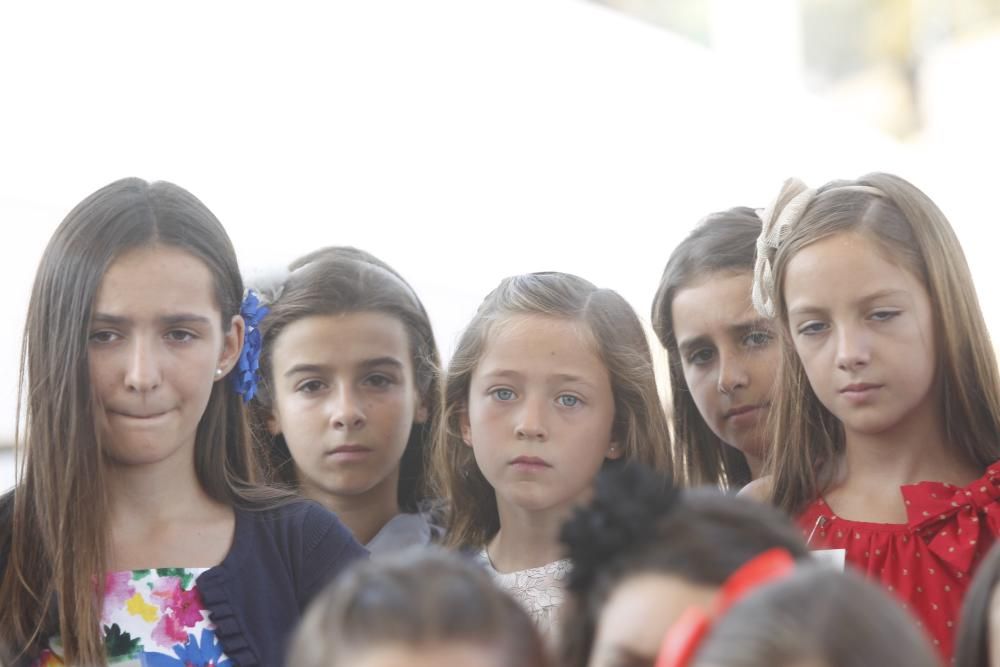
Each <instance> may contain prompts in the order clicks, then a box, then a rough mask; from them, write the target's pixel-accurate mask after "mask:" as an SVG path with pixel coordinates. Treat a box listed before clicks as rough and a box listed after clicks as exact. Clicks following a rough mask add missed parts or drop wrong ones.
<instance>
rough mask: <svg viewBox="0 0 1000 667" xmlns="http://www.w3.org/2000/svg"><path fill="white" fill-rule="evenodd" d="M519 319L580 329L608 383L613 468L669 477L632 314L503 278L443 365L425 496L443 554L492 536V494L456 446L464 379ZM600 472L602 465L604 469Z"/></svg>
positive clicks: (644, 348)
mask: <svg viewBox="0 0 1000 667" xmlns="http://www.w3.org/2000/svg"><path fill="white" fill-rule="evenodd" d="M519 314H537V315H547V316H552V317H562V318H566V319H569V320H574V321H578V322H581V323H582V324H585V325H586V326H587V327H588V329H589V330H590V332H591V333H592V335H593V337H594V340H595V341H596V344H597V350H596V351H597V353H598V356H600V358H601V360H602V361H603V362H604V365H605V366H606V367H607V369H608V373H609V375H610V376H611V389H612V393H613V395H614V401H615V417H614V425H613V433H614V436H615V439H616V441H617V442H618V443H619V444H620V445H621V446H622V449H623V457H622V459H620V460H624V461H627V460H634V461H639V462H641V463H645V464H646V465H648V466H650V467H652V468H653V469H655V470H657V471H659V472H661V473H664V474H666V475H668V476H670V475H672V474H673V459H672V454H671V446H670V432H669V430H668V427H667V420H666V417H665V416H664V414H663V407H662V406H661V405H660V399H659V396H658V394H657V392H656V381H655V379H654V377H653V362H652V357H651V355H650V351H649V343H648V342H647V341H646V334H645V332H644V331H643V329H642V324H641V323H640V322H639V318H638V317H637V316H636V314H635V311H634V310H632V307H631V306H629V305H628V302H626V301H625V299H623V298H622V297H621V295H619V294H618V293H617V292H615V291H613V290H609V289H601V288H598V287H596V286H595V285H593V284H592V283H590V282H588V281H586V280H584V279H583V278H579V277H577V276H574V275H570V274H567V273H555V272H547V273H529V274H524V275H519V276H513V277H510V278H505V279H504V280H503V281H501V283H500V285H499V286H498V287H497V288H496V289H494V290H493V291H492V292H490V294H489V295H487V297H486V299H485V300H484V301H483V303H482V304H481V305H480V306H479V310H478V311H477V312H476V314H475V316H474V317H473V318H472V321H471V322H470V323H469V325H468V326H467V327H466V329H465V331H464V332H463V333H462V336H461V338H460V339H459V341H458V346H457V347H456V348H455V352H454V354H453V355H452V358H451V363H450V364H449V365H448V373H447V376H446V378H445V386H444V400H443V402H442V409H441V411H440V413H439V416H438V420H437V426H436V427H435V433H434V445H433V448H432V450H431V464H432V465H431V476H432V477H431V479H432V485H433V486H432V488H433V489H434V490H435V491H436V493H437V495H438V497H440V498H445V499H447V500H448V502H449V512H448V515H449V516H448V529H447V533H446V536H445V542H446V544H448V545H449V546H461V547H476V548H478V547H482V546H483V545H484V544H485V543H486V542H487V541H488V540H489V539H490V538H491V537H492V536H493V535H495V534H496V532H497V531H498V530H499V528H500V517H499V514H498V513H497V502H496V493H495V492H494V490H493V487H492V486H490V483H489V482H488V481H486V478H485V477H484V476H483V473H482V472H481V471H480V470H479V467H478V466H477V465H476V460H475V458H474V456H473V454H472V450H471V448H469V447H467V446H466V445H465V443H464V442H463V441H462V433H461V420H462V416H463V414H464V412H465V410H466V409H467V408H466V406H467V405H468V401H469V384H470V382H471V381H472V374H473V372H474V371H475V369H476V367H477V366H478V364H479V361H480V359H481V357H482V355H483V352H484V350H485V349H486V344H487V342H488V341H489V336H490V332H491V330H492V329H493V327H494V325H496V324H497V323H498V322H502V321H503V320H505V319H506V318H509V317H511V316H514V315H519ZM606 465H607V464H606Z"/></svg>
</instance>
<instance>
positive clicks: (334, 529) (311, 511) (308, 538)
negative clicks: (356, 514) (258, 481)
mask: <svg viewBox="0 0 1000 667" xmlns="http://www.w3.org/2000/svg"><path fill="white" fill-rule="evenodd" d="M238 511H239V512H240V513H241V514H242V517H243V518H244V519H245V520H246V523H247V524H249V526H250V527H251V528H252V531H253V533H254V534H255V537H256V538H257V539H258V540H268V541H270V540H276V541H278V542H279V543H282V544H284V545H287V546H289V547H293V548H296V550H297V551H298V552H299V555H304V556H307V555H309V554H310V553H312V552H314V551H315V550H317V549H322V550H323V552H324V553H325V554H327V555H329V552H330V550H331V549H334V550H336V551H338V552H339V551H342V550H346V551H348V552H352V551H354V552H361V553H363V552H364V549H363V548H362V547H361V546H360V545H359V544H358V543H357V541H356V540H355V539H354V536H353V535H352V534H351V532H350V531H349V530H348V529H347V527H346V526H344V524H343V523H341V521H340V519H338V518H337V516H336V515H335V514H334V513H333V512H331V511H330V510H328V509H326V508H325V507H323V506H322V505H320V504H319V503H317V502H314V501H311V500H304V499H294V500H289V501H286V502H283V503H281V504H279V505H277V506H274V507H270V508H267V509H258V510H238Z"/></svg>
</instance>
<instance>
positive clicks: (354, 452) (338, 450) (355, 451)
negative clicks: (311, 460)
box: [326, 444, 372, 461]
mask: <svg viewBox="0 0 1000 667" xmlns="http://www.w3.org/2000/svg"><path fill="white" fill-rule="evenodd" d="M371 451H372V448H371V447H366V446H364V445H358V444H348V445H340V446H339V447H334V448H333V449H331V450H330V451H328V452H327V453H326V455H327V456H329V457H330V458H332V459H334V460H337V461H354V460H357V459H363V458H365V457H367V456H368V455H369V454H371Z"/></svg>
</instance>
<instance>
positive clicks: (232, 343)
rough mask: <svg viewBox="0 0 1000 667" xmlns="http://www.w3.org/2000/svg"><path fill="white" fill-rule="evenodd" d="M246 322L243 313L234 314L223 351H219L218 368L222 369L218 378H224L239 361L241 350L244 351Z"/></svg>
mask: <svg viewBox="0 0 1000 667" xmlns="http://www.w3.org/2000/svg"><path fill="white" fill-rule="evenodd" d="M245 329H246V324H245V323H244V322H243V317H242V316H241V315H233V319H232V321H230V323H229V331H227V332H226V333H225V334H224V336H223V339H222V351H221V352H220V353H219V364H218V368H219V369H221V370H222V373H220V374H219V377H218V378H217V379H222V378H224V377H226V376H227V375H228V374H229V371H231V370H233V367H234V366H236V362H237V361H239V358H240V352H242V351H243V332H244V331H245Z"/></svg>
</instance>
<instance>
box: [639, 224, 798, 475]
mask: <svg viewBox="0 0 1000 667" xmlns="http://www.w3.org/2000/svg"><path fill="white" fill-rule="evenodd" d="M760 229H761V225H760V218H758V217H757V214H756V213H754V212H753V210H752V209H749V208H734V209H730V210H728V211H723V212H721V213H714V214H712V215H710V216H708V217H707V218H705V220H703V221H702V222H701V223H700V224H699V225H698V227H696V228H695V230H694V231H693V232H691V234H690V235H689V236H688V237H687V238H686V239H685V240H684V241H682V242H681V244H680V245H679V246H677V248H676V249H675V250H674V252H673V253H672V254H671V255H670V260H669V261H668V262H667V267H666V269H664V271H663V278H662V279H661V280H660V287H659V289H658V290H657V292H656V297H655V299H654V300H653V317H652V319H653V329H654V330H655V331H656V335H657V337H659V339H660V342H661V343H662V344H663V346H664V347H665V348H666V349H667V358H668V361H669V367H670V385H671V387H672V389H673V391H672V395H673V426H674V438H675V440H676V444H675V447H676V451H677V456H678V458H679V460H678V461H677V464H678V467H679V468H680V473H681V476H682V478H683V479H684V480H685V481H686V482H687V483H688V484H689V485H698V484H713V485H718V486H721V487H722V488H730V489H734V488H735V489H738V488H740V487H742V486H744V485H745V484H747V483H748V482H749V481H750V480H751V479H753V478H755V477H758V476H759V475H760V470H761V466H762V464H763V460H764V434H763V428H762V427H763V425H764V424H765V422H766V418H767V414H768V409H769V406H770V391H771V387H772V386H773V385H774V380H775V369H776V367H777V362H778V346H777V344H775V343H774V338H775V334H774V331H773V330H772V328H771V324H770V322H769V321H768V320H767V319H766V318H762V317H761V316H760V315H759V314H758V313H757V312H756V311H755V310H754V309H753V304H752V303H750V286H751V283H752V281H753V263H754V253H755V249H756V243H757V237H758V236H759V235H760Z"/></svg>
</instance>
